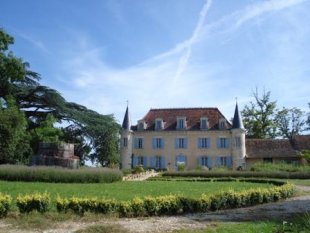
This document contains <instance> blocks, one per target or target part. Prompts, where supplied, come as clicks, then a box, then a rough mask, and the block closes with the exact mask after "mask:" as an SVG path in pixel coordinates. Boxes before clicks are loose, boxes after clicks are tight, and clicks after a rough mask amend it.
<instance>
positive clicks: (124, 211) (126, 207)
mask: <svg viewBox="0 0 310 233" xmlns="http://www.w3.org/2000/svg"><path fill="white" fill-rule="evenodd" d="M118 212H119V215H120V216H121V217H132V216H133V209H132V206H131V203H130V202H129V201H121V202H119V204H118Z"/></svg>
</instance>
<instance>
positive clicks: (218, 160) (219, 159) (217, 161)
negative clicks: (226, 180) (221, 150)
mask: <svg viewBox="0 0 310 233" xmlns="http://www.w3.org/2000/svg"><path fill="white" fill-rule="evenodd" d="M216 166H217V167H220V166H221V157H216Z"/></svg>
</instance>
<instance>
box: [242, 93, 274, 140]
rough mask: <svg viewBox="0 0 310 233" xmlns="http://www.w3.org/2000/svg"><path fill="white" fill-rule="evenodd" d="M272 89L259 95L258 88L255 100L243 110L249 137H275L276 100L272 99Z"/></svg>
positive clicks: (254, 95)
mask: <svg viewBox="0 0 310 233" xmlns="http://www.w3.org/2000/svg"><path fill="white" fill-rule="evenodd" d="M270 94H271V93H270V91H267V92H266V91H264V92H263V93H262V96H259V93H258V90H257V89H256V91H255V92H254V93H253V97H254V99H255V101H251V102H250V104H249V105H246V106H245V107H244V109H243V110H242V116H243V122H244V127H245V128H246V130H247V137H249V138H274V137H275V136H276V135H275V129H276V124H275V121H274V114H275V109H276V101H271V100H270Z"/></svg>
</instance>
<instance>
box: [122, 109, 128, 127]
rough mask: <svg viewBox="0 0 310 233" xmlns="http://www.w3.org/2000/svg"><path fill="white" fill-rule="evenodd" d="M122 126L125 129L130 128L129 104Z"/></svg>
mask: <svg viewBox="0 0 310 233" xmlns="http://www.w3.org/2000/svg"><path fill="white" fill-rule="evenodd" d="M122 128H123V129H125V130H130V119H129V111H128V106H127V108H126V112H125V116H124V120H123V124H122Z"/></svg>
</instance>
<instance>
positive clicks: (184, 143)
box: [175, 138, 187, 149]
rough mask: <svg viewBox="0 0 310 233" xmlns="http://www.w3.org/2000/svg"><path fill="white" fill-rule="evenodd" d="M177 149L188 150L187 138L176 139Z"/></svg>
mask: <svg viewBox="0 0 310 233" xmlns="http://www.w3.org/2000/svg"><path fill="white" fill-rule="evenodd" d="M175 148H177V149H178V148H179V149H185V148H187V138H176V140H175Z"/></svg>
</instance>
